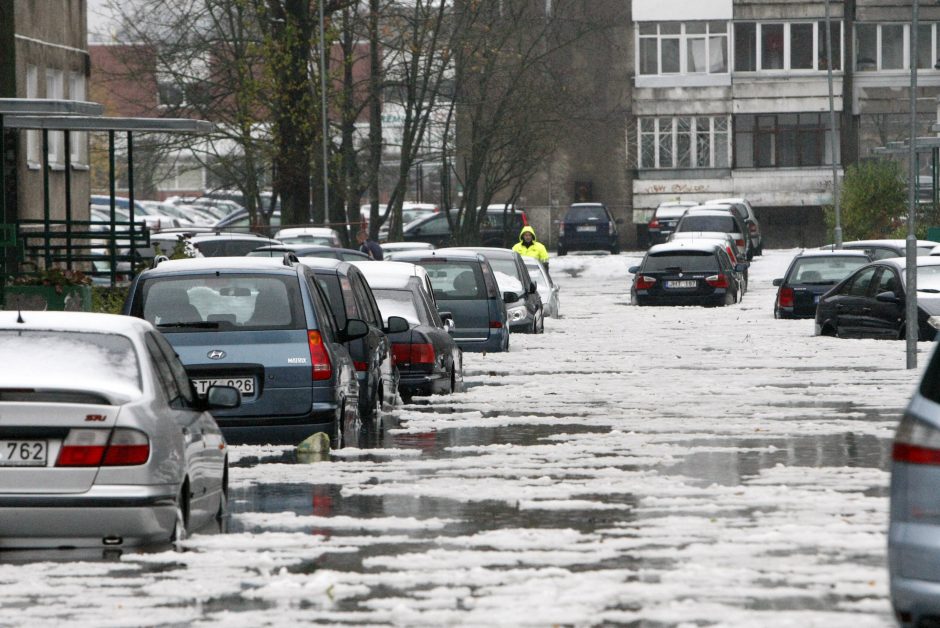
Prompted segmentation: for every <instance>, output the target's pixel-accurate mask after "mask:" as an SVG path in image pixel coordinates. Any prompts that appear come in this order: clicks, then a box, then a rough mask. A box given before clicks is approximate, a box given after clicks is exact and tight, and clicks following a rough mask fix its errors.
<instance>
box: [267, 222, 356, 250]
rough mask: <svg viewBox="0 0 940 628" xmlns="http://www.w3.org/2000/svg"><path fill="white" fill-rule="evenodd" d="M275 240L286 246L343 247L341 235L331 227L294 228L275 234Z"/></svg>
mask: <svg viewBox="0 0 940 628" xmlns="http://www.w3.org/2000/svg"><path fill="white" fill-rule="evenodd" d="M274 239H275V240H280V241H281V242H283V243H284V244H313V245H319V246H332V247H336V248H341V247H342V246H343V244H342V242H341V241H340V239H339V233H337V232H336V230H335V229H330V228H329V227H292V228H290V229H281V230H280V231H278V232H277V233H275V234H274Z"/></svg>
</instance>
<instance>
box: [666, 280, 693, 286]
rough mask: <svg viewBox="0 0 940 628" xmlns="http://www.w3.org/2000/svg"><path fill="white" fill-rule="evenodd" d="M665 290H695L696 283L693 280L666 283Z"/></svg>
mask: <svg viewBox="0 0 940 628" xmlns="http://www.w3.org/2000/svg"><path fill="white" fill-rule="evenodd" d="M666 287H667V288H697V287H698V282H697V281H695V280H694V279H692V280H685V281H667V282H666Z"/></svg>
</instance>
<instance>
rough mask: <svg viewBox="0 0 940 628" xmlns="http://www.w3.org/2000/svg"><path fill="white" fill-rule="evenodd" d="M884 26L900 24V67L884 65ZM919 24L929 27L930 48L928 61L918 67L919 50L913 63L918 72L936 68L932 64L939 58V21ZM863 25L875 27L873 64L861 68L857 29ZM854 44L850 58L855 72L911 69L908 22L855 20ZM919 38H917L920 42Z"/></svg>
mask: <svg viewBox="0 0 940 628" xmlns="http://www.w3.org/2000/svg"><path fill="white" fill-rule="evenodd" d="M885 26H900V27H901V28H902V32H903V35H902V41H901V45H902V64H901V67H900V68H885V67H884V54H883V53H884V36H883V33H884V27H885ZM919 26H920V27H921V28H925V27H926V28H930V48H929V57H930V63H929V65H927V66H926V67H920V65H919V51H918V59H917V60H915V61H914V62H915V63H918V68H917V71H918V72H922V71H924V70H927V71H931V70H936V68H935V67H934V64H936V63H937V62H938V61H940V59H938V53H940V41H938V39H940V21H937V22H932V21H927V20H924V21H922V22H920V24H919ZM864 27H874V28H875V51H874V52H875V57H874V66H873V67H867V68H864V69H863V68H861V67H859V62H860V60H861V52H862V50H861V46H860V40H859V31H860V30H861V29H862V28H864ZM852 36H853V38H854V40H853V41H854V44H855V58H854V59H853V60H852V63H853V64H854V65H853V67H854V69H855V71H856V72H858V73H859V74H860V75H862V76H864V75H868V74H870V73H872V72H897V73H902V72H903V73H909V72H910V71H911V61H912V59H911V25H910V23H909V22H895V21H888V22H856V23H855V31H854V33H853V34H852ZM920 40H921V38H918V42H920Z"/></svg>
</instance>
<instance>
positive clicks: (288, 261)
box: [284, 251, 300, 266]
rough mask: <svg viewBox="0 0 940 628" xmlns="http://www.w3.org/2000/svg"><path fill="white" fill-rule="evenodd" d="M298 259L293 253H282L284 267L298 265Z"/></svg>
mask: <svg viewBox="0 0 940 628" xmlns="http://www.w3.org/2000/svg"><path fill="white" fill-rule="evenodd" d="M299 263H300V259H298V258H297V254H296V253H294V252H293V251H287V252H286V253H284V265H285V266H293V265H294V264H299Z"/></svg>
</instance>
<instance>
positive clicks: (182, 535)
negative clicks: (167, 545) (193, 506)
mask: <svg viewBox="0 0 940 628" xmlns="http://www.w3.org/2000/svg"><path fill="white" fill-rule="evenodd" d="M188 530H189V479H188V478H187V479H186V480H184V481H183V486H181V487H180V492H179V495H177V496H176V512H175V520H174V522H173V530H172V532H170V542H171V543H172V544H173V546H174V547H175V548H176V549H180V545H181V544H182V542H183V541H185V540H186V538H187V536H188Z"/></svg>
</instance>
